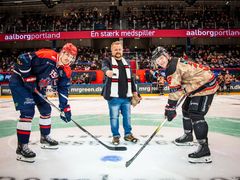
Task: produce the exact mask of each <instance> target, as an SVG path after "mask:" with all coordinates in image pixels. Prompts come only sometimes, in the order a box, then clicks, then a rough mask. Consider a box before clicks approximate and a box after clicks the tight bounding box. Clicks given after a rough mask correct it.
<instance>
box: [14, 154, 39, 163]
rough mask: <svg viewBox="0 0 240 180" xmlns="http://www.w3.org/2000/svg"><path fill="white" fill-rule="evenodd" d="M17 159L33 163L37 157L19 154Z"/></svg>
mask: <svg viewBox="0 0 240 180" xmlns="http://www.w3.org/2000/svg"><path fill="white" fill-rule="evenodd" d="M17 160H18V161H23V162H27V163H33V162H35V157H33V158H26V157H24V156H22V155H17Z"/></svg>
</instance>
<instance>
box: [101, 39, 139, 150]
mask: <svg viewBox="0 0 240 180" xmlns="http://www.w3.org/2000/svg"><path fill="white" fill-rule="evenodd" d="M111 53H112V56H111V58H109V59H107V58H106V59H104V60H103V63H102V70H103V72H104V75H105V77H106V79H105V86H104V88H103V92H102V95H103V97H104V99H106V100H107V102H108V107H109V115H110V125H111V131H112V136H113V139H112V143H113V144H114V145H118V144H119V143H120V133H119V113H120V112H121V114H122V116H123V128H124V140H125V141H130V142H133V143H137V141H138V139H137V138H135V137H134V136H133V134H132V132H131V131H132V127H131V99H132V98H134V99H135V100H137V101H138V102H140V100H141V97H140V96H139V95H138V93H137V91H136V85H135V83H134V78H133V76H132V72H131V69H130V66H129V64H128V63H127V61H126V60H125V59H124V58H123V45H122V43H121V42H120V41H115V42H113V43H112V44H111Z"/></svg>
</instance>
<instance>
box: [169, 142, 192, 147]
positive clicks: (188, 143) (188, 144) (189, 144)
mask: <svg viewBox="0 0 240 180" xmlns="http://www.w3.org/2000/svg"><path fill="white" fill-rule="evenodd" d="M173 144H175V145H177V146H193V145H194V142H186V143H178V142H176V141H173Z"/></svg>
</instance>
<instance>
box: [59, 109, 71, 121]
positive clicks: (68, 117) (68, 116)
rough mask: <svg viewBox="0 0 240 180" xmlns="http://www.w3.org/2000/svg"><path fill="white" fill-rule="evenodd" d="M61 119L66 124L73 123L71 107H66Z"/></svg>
mask: <svg viewBox="0 0 240 180" xmlns="http://www.w3.org/2000/svg"><path fill="white" fill-rule="evenodd" d="M60 117H61V119H62V120H63V121H65V122H66V123H68V122H70V121H71V117H72V113H71V108H70V105H66V107H65V108H64V109H63V110H62V113H61V114H60Z"/></svg>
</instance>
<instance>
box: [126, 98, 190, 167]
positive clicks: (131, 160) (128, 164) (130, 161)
mask: <svg viewBox="0 0 240 180" xmlns="http://www.w3.org/2000/svg"><path fill="white" fill-rule="evenodd" d="M186 96H187V94H185V95H184V96H183V97H181V99H180V100H179V101H178V103H177V105H176V107H178V106H179V104H181V103H182V101H183V100H184V99H185V97H186ZM166 122H167V118H165V119H164V121H163V122H162V123H161V124H160V125H159V126H158V127H157V129H156V130H155V131H154V132H153V134H152V135H151V136H150V137H149V138H148V140H147V141H146V142H145V143H144V144H143V146H142V147H141V148H140V149H139V150H138V152H137V153H136V154H135V155H134V156H133V157H132V158H131V159H130V160H128V161H127V162H126V164H125V166H126V167H128V166H130V164H132V162H133V161H134V160H135V159H136V158H137V156H138V155H139V154H140V153H141V152H142V150H143V149H144V148H145V147H146V146H147V145H148V143H149V142H150V141H151V140H152V138H153V137H154V136H155V135H156V134H157V133H158V131H159V130H160V129H161V128H162V127H163V125H164V124H165V123H166Z"/></svg>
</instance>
